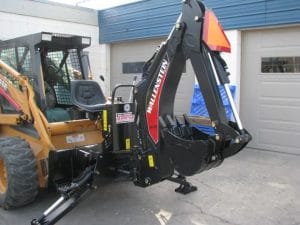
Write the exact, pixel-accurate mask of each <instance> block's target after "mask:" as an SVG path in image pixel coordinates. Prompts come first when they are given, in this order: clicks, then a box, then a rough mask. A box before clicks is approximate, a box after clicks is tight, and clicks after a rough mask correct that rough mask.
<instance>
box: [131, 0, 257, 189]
mask: <svg viewBox="0 0 300 225" xmlns="http://www.w3.org/2000/svg"><path fill="white" fill-rule="evenodd" d="M209 13H210V11H208V10H207V9H206V8H205V6H204V5H203V3H202V2H200V1H198V0H186V1H184V3H183V8H182V13H181V15H180V16H179V18H178V20H177V23H176V25H175V26H174V28H173V30H172V31H171V33H170V35H169V37H168V39H167V40H166V41H165V42H163V43H162V44H161V46H160V47H159V48H158V50H157V51H156V53H155V54H154V56H153V57H152V58H151V59H150V60H149V61H148V62H147V63H146V64H145V67H144V73H143V79H142V81H141V82H140V83H139V84H138V86H137V94H136V99H137V105H138V118H139V119H138V121H139V123H138V130H139V137H140V141H141V142H142V148H141V149H140V151H137V158H139V160H140V163H139V164H138V169H137V173H136V176H137V177H136V179H135V180H136V184H137V185H140V186H148V185H150V184H153V183H156V182H159V181H161V180H163V179H166V178H168V177H170V176H172V175H173V172H174V170H177V171H178V172H179V173H180V174H181V175H183V176H190V175H194V174H195V173H199V172H201V171H204V170H207V169H210V168H212V167H215V166H218V165H220V164H221V162H222V161H223V159H224V158H226V157H229V156H231V155H234V154H235V153H237V152H239V151H240V150H241V149H242V148H243V147H245V146H246V144H247V143H248V142H249V141H250V139H251V136H250V135H249V133H248V132H247V131H246V130H245V129H244V128H243V127H242V124H241V121H240V119H239V116H238V114H237V111H236V108H235V106H234V102H233V99H232V96H231V93H230V91H229V88H228V83H229V79H228V72H227V66H226V63H225V61H224V60H223V59H222V58H221V56H220V54H219V51H218V48H216V49H214V48H212V47H211V46H209V44H210V43H209V42H208V41H205V38H204V35H207V32H209V30H207V27H208V26H209V25H208V23H209V21H206V20H209ZM207 15H208V16H207ZM225 38H226V36H225ZM206 42H207V43H206ZM217 47H218V46H217ZM221 47H222V46H221ZM219 49H221V48H219ZM188 59H190V61H191V64H192V67H193V69H194V72H195V75H196V78H197V80H198V82H199V85H200V87H201V90H202V94H203V97H204V100H205V103H206V106H207V110H208V112H209V116H210V120H211V121H212V126H213V128H214V130H215V135H207V134H204V133H202V132H201V131H199V130H197V129H195V128H194V127H193V126H191V124H190V122H189V119H188V117H187V116H186V115H185V116H184V119H183V120H184V121H182V119H180V118H177V117H175V116H174V112H173V111H174V100H175V95H176V90H177V86H178V84H179V81H180V78H181V75H182V71H183V68H184V65H185V63H186V60H188ZM218 83H220V84H221V85H224V88H225V91H226V93H227V95H228V99H229V101H230V103H231V107H232V110H233V113H234V117H235V121H234V122H233V121H230V120H229V119H228V118H227V117H226V112H225V108H224V105H223V101H222V98H221V95H220V92H219V89H218ZM186 88H190V87H186Z"/></svg>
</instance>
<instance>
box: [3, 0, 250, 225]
mask: <svg viewBox="0 0 300 225" xmlns="http://www.w3.org/2000/svg"><path fill="white" fill-rule="evenodd" d="M90 42H91V40H90V38H88V37H80V36H74V35H62V34H55V33H46V32H42V33H39V34H34V35H29V36H26V37H21V38H16V39H13V40H8V41H4V42H1V44H0V58H1V61H0V100H1V114H0V136H1V138H0V204H1V206H2V207H4V208H6V209H7V208H13V207H19V206H22V205H25V204H28V203H30V202H32V201H33V200H34V199H35V196H36V195H37V193H38V188H39V187H40V188H46V187H48V188H55V189H56V190H58V191H59V193H60V194H61V196H60V198H59V199H58V200H57V201H56V202H55V203H54V204H53V205H51V206H50V207H49V208H48V209H47V210H46V211H45V212H44V213H43V214H42V215H41V216H40V217H39V218H38V219H34V220H33V221H32V222H31V224H32V225H51V224H55V223H56V222H57V221H58V220H59V219H61V218H62V217H63V216H64V215H65V214H66V213H68V212H69V211H70V210H71V209H72V208H73V207H74V206H75V204H76V203H77V202H78V200H79V199H81V198H82V197H83V196H84V194H85V193H87V192H88V191H90V190H91V189H92V187H93V178H94V176H95V174H98V173H99V172H103V171H105V170H113V171H115V172H123V173H126V174H128V175H129V176H130V178H131V180H132V181H133V183H134V184H135V185H137V186H140V187H148V186H150V185H153V184H156V183H158V182H162V181H164V180H170V181H173V182H176V183H178V184H179V187H178V188H177V189H176V191H177V192H179V193H182V194H187V193H190V192H192V191H195V190H196V189H197V188H196V187H195V186H193V185H192V184H191V183H189V182H188V181H187V180H186V177H188V176H193V175H195V174H197V173H200V172H203V171H205V170H208V169H211V168H213V167H216V166H219V165H221V163H222V162H223V160H224V159H225V158H227V157H230V156H232V155H234V154H236V153H238V152H239V151H240V150H242V149H243V148H244V147H245V146H246V145H247V143H248V142H249V141H250V140H251V135H250V134H249V133H248V132H247V130H246V129H244V128H243V126H242V123H241V120H240V118H239V116H238V113H237V110H236V108H235V105H234V101H233V98H232V95H231V93H230V90H229V87H228V83H229V79H228V75H229V73H228V72H227V66H226V63H225V61H224V60H223V59H222V57H221V55H220V52H222V51H226V52H230V43H229V42H228V40H227V38H226V35H225V34H224V32H223V29H222V27H221V25H220V24H219V23H218V20H217V18H216V17H215V15H214V14H213V12H212V11H211V10H209V9H207V8H205V6H204V4H203V3H202V2H201V1H199V0H185V1H183V6H182V13H181V14H180V16H179V18H178V20H177V22H176V24H175V26H174V28H173V29H172V31H171V33H170V35H169V37H168V38H167V40H166V41H165V42H163V43H162V44H161V45H160V47H159V48H158V49H157V51H156V52H155V53H154V55H153V56H152V57H151V58H150V59H149V61H147V62H146V63H145V65H144V68H143V75H142V80H141V81H140V82H138V83H137V84H136V85H132V84H128V85H118V86H116V87H115V88H114V90H113V92H112V95H111V96H110V98H109V99H110V100H108V98H106V97H105V96H104V94H103V92H102V90H101V87H100V86H99V84H98V83H97V82H95V81H93V80H91V77H92V76H91V73H90V69H89V62H88V57H87V56H86V54H84V52H83V50H84V48H86V47H88V46H89V45H90ZM188 59H189V60H190V61H191V64H192V67H193V69H194V72H195V75H196V78H197V80H198V82H199V85H200V87H201V90H202V92H203V93H202V94H203V97H204V99H205V103H206V107H207V109H208V112H209V116H210V118H209V123H210V125H211V127H212V128H213V130H214V132H213V134H207V133H205V132H203V131H202V130H199V129H198V128H197V127H195V126H194V124H193V123H192V122H191V118H190V117H189V116H188V115H186V114H184V115H182V116H178V115H174V112H173V111H174V109H173V108H174V99H175V94H176V89H177V86H178V83H179V80H180V78H181V74H182V71H183V68H184V65H185V62H186V60H188ZM218 84H220V85H223V86H224V89H225V91H226V94H227V97H228V99H229V102H230V105H231V108H232V111H233V115H234V121H231V120H230V119H228V118H227V117H226V113H225V109H224V105H223V102H222V99H221V95H220V92H219V89H218ZM121 88H127V89H129V90H130V91H131V93H132V95H131V96H132V98H130V101H124V100H123V99H122V98H120V97H118V96H117V93H118V90H119V89H121Z"/></svg>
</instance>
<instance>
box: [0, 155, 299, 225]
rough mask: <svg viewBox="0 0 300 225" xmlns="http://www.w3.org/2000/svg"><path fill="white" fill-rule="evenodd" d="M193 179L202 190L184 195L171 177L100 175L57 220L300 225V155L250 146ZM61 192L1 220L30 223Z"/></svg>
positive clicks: (1, 213) (1, 224)
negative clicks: (151, 180)
mask: <svg viewBox="0 0 300 225" xmlns="http://www.w3.org/2000/svg"><path fill="white" fill-rule="evenodd" d="M189 181H190V182H192V183H193V184H194V185H196V186H197V187H198V191H197V192H194V193H191V194H189V195H180V194H177V193H175V192H174V189H175V188H176V187H177V184H175V183H171V182H169V181H165V182H162V183H159V184H157V185H154V186H151V187H148V188H145V189H144V188H139V187H135V186H134V185H133V184H132V183H131V182H124V181H122V179H109V178H102V177H100V178H99V181H98V186H99V188H98V189H97V190H96V191H93V192H91V193H90V194H89V195H88V196H86V198H85V199H83V200H82V201H81V202H80V203H79V204H78V206H77V207H76V208H75V209H73V211H71V212H70V213H69V214H67V215H66V216H65V217H64V218H63V219H62V220H61V221H59V222H58V223H57V225H83V224H85V225H190V224H191V225H277V224H278V225H300V155H290V154H282V153H274V152H267V151H259V150H254V149H246V150H244V151H242V152H241V153H239V154H237V155H236V156H234V157H231V158H229V159H227V160H225V161H224V163H223V164H222V165H221V166H220V167H218V168H215V169H212V170H210V171H207V172H204V173H201V174H199V175H196V176H194V177H192V178H189ZM57 197H58V196H57V194H55V193H50V194H49V193H46V192H43V193H41V194H40V195H39V196H38V198H37V200H36V201H35V202H34V203H33V204H31V205H29V206H26V207H23V208H21V209H17V210H11V211H5V210H3V209H0V225H26V224H30V221H31V220H32V219H33V218H36V217H39V216H40V215H41V213H42V212H43V211H44V210H45V209H46V208H47V207H48V206H49V205H50V204H51V203H53V202H54V201H55V200H56V199H57Z"/></svg>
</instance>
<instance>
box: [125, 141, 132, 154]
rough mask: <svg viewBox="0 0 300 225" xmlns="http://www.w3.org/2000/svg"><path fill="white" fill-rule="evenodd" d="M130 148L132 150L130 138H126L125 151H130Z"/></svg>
mask: <svg viewBox="0 0 300 225" xmlns="http://www.w3.org/2000/svg"><path fill="white" fill-rule="evenodd" d="M130 148H131V144H130V138H126V139H125V149H126V150H128V151H129V150H130Z"/></svg>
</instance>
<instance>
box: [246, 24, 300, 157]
mask: <svg viewBox="0 0 300 225" xmlns="http://www.w3.org/2000/svg"><path fill="white" fill-rule="evenodd" d="M242 41H243V46H242V76H241V117H242V119H243V121H244V126H245V127H246V128H248V129H249V131H250V132H251V134H252V135H253V138H254V139H253V141H252V142H251V144H250V147H253V148H261V149H266V150H273V151H280V152H286V153H293V154H300V27H299V26H298V27H289V28H280V29H279V28H277V29H268V30H258V31H245V32H244V33H243V39H242Z"/></svg>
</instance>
